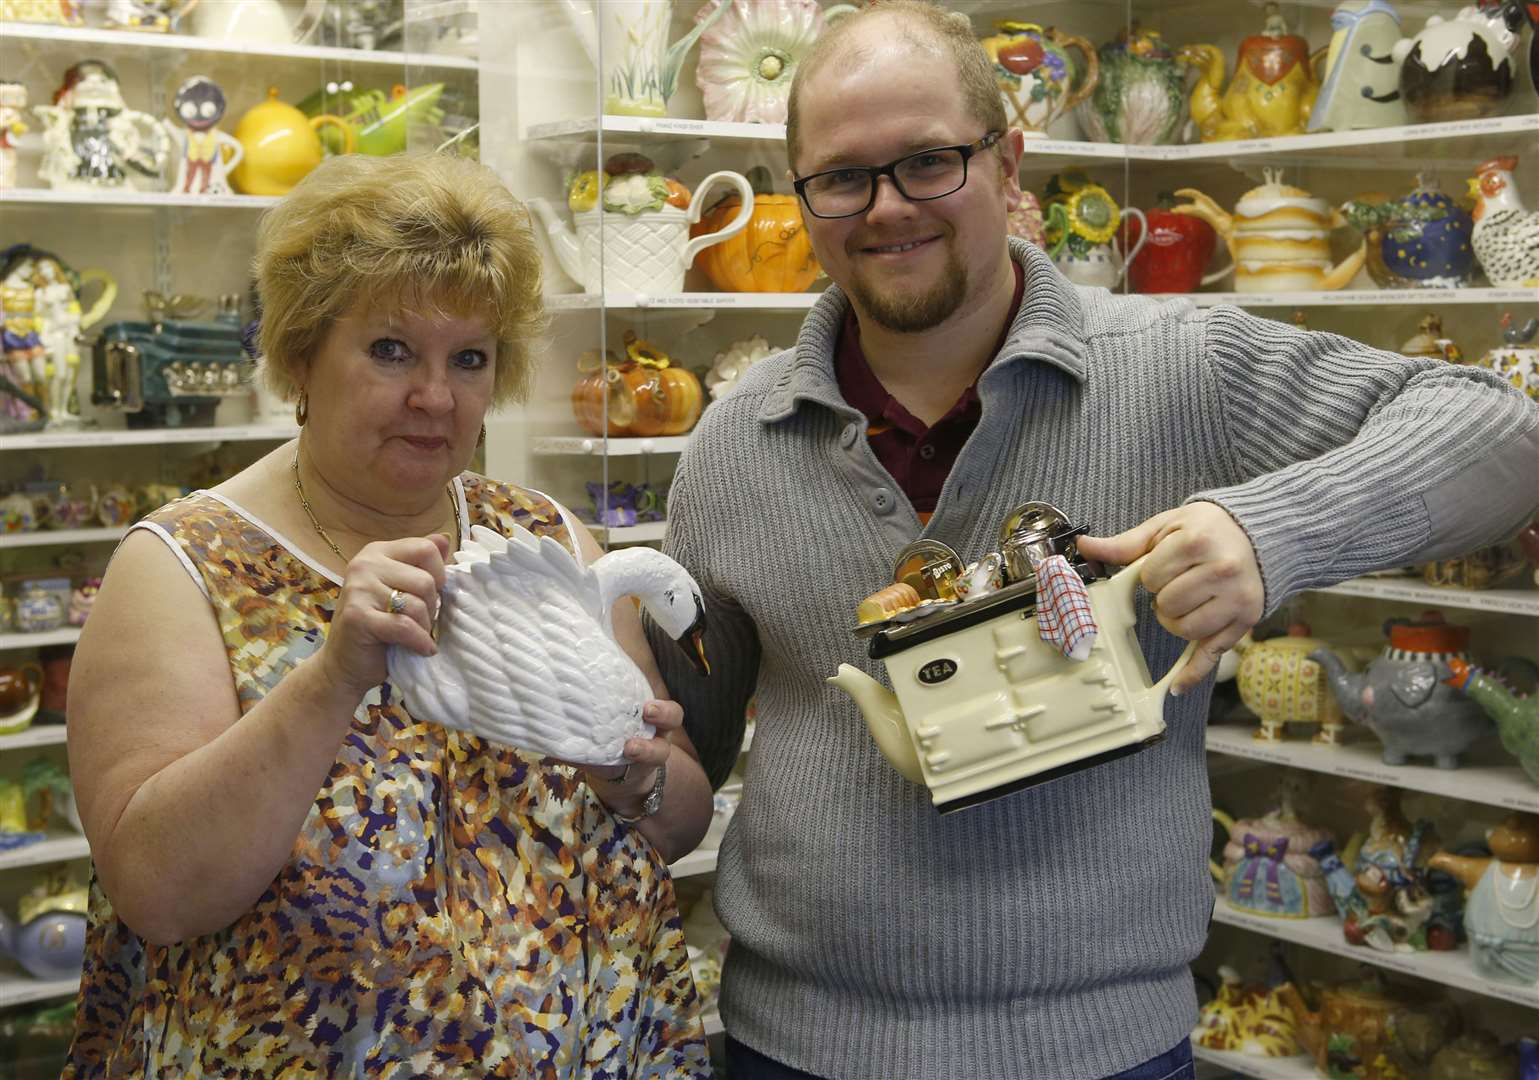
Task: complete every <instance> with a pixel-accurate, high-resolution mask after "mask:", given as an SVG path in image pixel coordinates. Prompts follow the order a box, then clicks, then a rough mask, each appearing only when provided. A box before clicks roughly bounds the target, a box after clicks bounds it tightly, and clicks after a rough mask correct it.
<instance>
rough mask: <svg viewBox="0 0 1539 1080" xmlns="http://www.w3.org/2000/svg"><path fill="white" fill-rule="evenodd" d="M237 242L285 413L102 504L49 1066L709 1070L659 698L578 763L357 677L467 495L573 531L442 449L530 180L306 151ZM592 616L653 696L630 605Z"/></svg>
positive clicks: (573, 535) (564, 534)
mask: <svg viewBox="0 0 1539 1080" xmlns="http://www.w3.org/2000/svg"><path fill="white" fill-rule="evenodd" d="M256 273H257V278H258V286H259V288H260V291H261V296H262V300H263V307H264V311H265V315H264V317H263V322H262V327H261V332H260V339H259V340H260V345H261V350H262V353H263V368H264V370H263V375H264V377H265V378H266V379H267V380H268V381H269V383H270V384H271V385H272V386H273V387H274V388H275V389H276V390H278V391H280V392H282V393H285V394H286V395H289V396H291V397H292V398H294V399H295V400H296V401H297V405H296V418H297V419H298V421H299V424H300V427H301V431H300V435H299V438H298V439H296V440H295V441H293V442H290V443H288V444H287V445H285V446H282V447H280V448H279V449H277V450H275V451H274V452H273V453H271V454H269V455H267V456H266V457H264V458H262V459H261V460H260V461H258V462H256V463H255V464H254V465H252V466H251V467H249V468H247V469H245V470H243V471H242V472H240V473H238V474H237V475H236V476H234V477H232V478H231V479H230V480H228V481H227V482H225V483H223V484H221V485H219V486H218V487H216V488H214V489H212V490H211V491H207V492H198V493H196V494H194V495H191V496H189V497H187V498H185V499H181V500H179V501H177V502H175V503H172V504H170V505H168V506H166V507H163V508H162V509H160V510H158V511H156V512H155V513H154V514H152V515H150V516H149V517H148V518H147V519H146V520H145V521H144V522H141V523H140V526H138V527H136V528H135V529H134V530H133V531H132V532H130V534H129V535H128V537H127V538H126V539H125V540H124V541H123V543H122V545H121V547H120V548H119V549H118V551H117V553H116V555H115V556H114V558H113V561H112V565H111V567H110V569H109V571H108V573H107V575H106V579H105V581H104V582H103V585H102V588H101V592H100V594H99V595H98V597H97V600H96V607H95V609H94V611H93V612H92V615H91V620H90V624H89V626H88V627H87V628H86V630H85V631H84V633H83V634H82V636H81V640H80V646H79V650H78V652H77V653H76V657H75V661H74V665H73V682H72V685H71V687H70V716H69V739H70V743H69V754H70V765H71V773H72V775H73V778H74V783H75V791H76V796H77V800H78V804H79V809H80V815H81V819H82V821H83V822H84V824H85V830H86V835H87V837H88V838H89V840H90V842H91V851H92V856H93V859H94V863H95V878H94V881H93V888H92V903H91V925H90V931H89V937H88V943H87V948H86V966H85V974H84V978H83V981H82V985H81V994H80V1006H79V1012H78V1020H77V1026H76V1032H75V1039H74V1045H73V1046H72V1048H71V1052H70V1061H69V1064H68V1066H67V1068H66V1070H65V1076H67V1077H87V1076H103V1075H105V1076H135V1077H139V1076H154V1077H171V1076H216V1075H219V1076H224V1075H228V1076H235V1075H240V1076H279V1075H281V1076H321V1075H324V1076H348V1077H353V1076H369V1077H407V1076H476V1077H480V1076H518V1077H532V1076H539V1077H547V1076H548V1077H588V1076H617V1077H618V1076H629V1077H669V1078H673V1077H696V1076H702V1075H707V1074H708V1065H707V1059H706V1054H705V1049H704V1044H703V1042H702V1035H701V1028H700V1024H699V1018H698V1005H697V1000H696V997H695V993H694V986H693V982H692V981H691V978H690V974H689V967H688V962H687V959H686V956H685V950H684V942H683V940H682V936H681V931H680V927H679V920H678V917H677V912H676V909H675V905H674V899H673V891H672V885H671V882H670V880H669V878H668V876H667V874H666V873H665V871H664V860H665V859H672V858H677V857H678V856H680V855H682V854H684V853H686V852H687V851H689V850H690V849H691V848H693V847H694V845H695V844H696V843H698V842H699V839H700V837H701V836H702V835H703V834H704V831H705V828H706V826H707V825H708V823H709V820H710V812H711V799H710V790H709V788H708V786H707V784H706V781H705V777H704V775H703V773H702V772H701V770H700V766H699V764H698V762H697V761H696V760H695V757H694V751H693V748H692V747H691V746H690V744H689V741H688V739H687V738H686V737H685V735H684V734H683V730H682V728H681V722H682V718H683V714H682V711H681V710H680V708H679V707H678V706H677V705H675V704H673V703H671V702H667V701H662V700H658V701H653V702H650V703H649V704H648V705H647V706H646V716H647V719H648V720H649V721H650V722H651V723H652V724H653V725H655V727H656V730H657V732H658V735H657V737H656V738H653V739H650V740H646V739H632V740H630V741H629V742H628V743H627V744H626V748H625V754H626V758H627V761H628V762H629V764H628V765H627V766H626V767H625V768H624V769H623V770H621V769H616V768H607V769H605V768H589V769H576V768H572V767H568V766H564V765H562V764H561V763H559V762H555V761H553V760H550V759H545V758H539V757H536V756H534V755H531V754H526V753H522V752H520V751H517V750H513V749H510V748H507V747H504V746H498V745H493V744H489V743H483V742H481V741H480V740H478V739H476V738H474V737H472V736H469V735H465V734H461V733H458V732H453V731H447V730H445V729H443V728H441V727H438V726H436V725H432V724H427V723H421V722H418V721H415V720H414V719H413V718H412V717H411V716H410V715H409V714H408V713H407V711H406V710H405V709H404V708H403V707H402V704H401V702H400V701H399V700H398V698H397V696H396V695H395V694H394V692H393V691H392V690H391V689H390V688H389V687H388V686H382V685H381V684H382V683H383V682H384V681H385V649H386V647H387V646H390V645H395V646H400V647H404V648H406V649H412V650H415V651H417V652H419V653H424V654H427V653H431V652H433V651H434V648H435V646H434V643H433V638H432V636H431V634H430V629H431V625H432V615H433V613H434V612H435V611H436V607H437V602H438V592H437V590H438V588H439V587H440V586H441V585H442V584H443V582H444V560H445V558H446V557H447V556H448V555H449V553H450V551H451V549H452V548H453V547H454V545H456V544H457V543H458V540H459V537H461V536H463V535H464V534H465V532H466V530H467V529H468V528H469V527H470V525H472V524H480V525H484V526H487V527H489V528H493V529H499V530H502V531H506V530H507V529H508V527H509V526H510V525H511V524H512V523H515V522H516V523H518V524H520V525H522V526H524V527H526V528H528V529H530V530H532V531H533V532H535V533H537V534H540V535H547V536H552V537H555V538H557V539H558V540H560V541H561V542H562V543H564V544H566V545H567V546H568V547H574V548H577V549H579V550H580V551H581V552H582V553H583V555H584V556H586V557H588V558H592V557H594V556H596V555H597V554H598V553H599V552H598V547H597V545H596V544H595V543H594V541H593V538H592V537H591V536H590V535H589V534H588V532H587V530H585V529H584V528H583V527H582V526H581V525H579V524H577V523H576V522H575V521H573V520H572V519H571V518H569V517H568V516H567V515H566V514H564V513H563V512H562V510H561V508H560V507H558V506H557V505H556V504H554V503H552V502H551V501H550V500H549V499H547V498H546V497H544V496H543V495H540V494H539V493H537V492H534V491H530V490H526V489H521V488H517V487H514V486H512V485H508V484H500V483H496V482H493V481H490V480H487V479H485V478H482V477H478V476H474V475H472V474H469V473H465V472H462V470H464V469H465V467H466V465H467V464H468V463H469V461H470V459H471V455H472V454H473V452H474V451H475V447H476V444H477V436H478V433H482V432H483V431H484V429H483V426H482V425H483V420H484V418H485V415H486V412H487V409H488V408H489V407H490V406H492V405H493V404H498V403H502V402H505V401H508V400H511V399H514V398H517V397H518V396H520V395H521V393H522V392H523V390H524V388H525V387H526V385H527V383H528V381H529V367H530V362H531V361H530V357H529V352H528V344H527V343H528V341H529V340H530V339H531V337H532V336H533V335H534V333H535V332H536V330H537V329H538V326H539V322H540V319H541V307H540V263H539V255H538V252H537V251H536V249H535V246H534V243H533V237H532V233H531V230H530V225H529V221H528V217H527V215H526V213H525V212H524V210H523V208H522V207H521V206H520V205H519V204H518V202H517V201H516V200H515V199H513V197H512V196H511V195H509V194H508V193H507V191H506V190H505V189H504V188H503V187H502V186H501V184H499V183H498V181H497V180H496V178H495V177H494V176H493V175H492V173H491V172H490V171H489V170H487V169H484V168H482V167H481V166H479V165H474V164H471V163H469V162H465V161H462V160H458V159H454V158H450V157H445V156H433V157H415V158H404V159H403V158H390V159H378V158H369V157H363V156H349V157H341V158H336V159H334V160H331V161H328V162H327V163H325V164H324V165H322V166H321V167H320V168H319V169H317V170H316V171H315V172H313V173H311V174H310V176H309V177H307V178H306V179H305V180H304V182H303V183H301V184H300V185H299V186H298V187H296V188H295V189H294V191H293V192H292V193H291V194H290V195H289V196H288V197H287V198H286V199H285V200H284V201H283V202H282V203H281V204H279V205H278V206H277V207H275V208H274V209H273V210H271V211H269V212H268V214H267V216H266V217H265V218H264V219H263V222H262V226H261V230H260V234H259V237H258V251H257V257H256ZM615 628H616V632H617V634H618V636H619V637H620V639H621V641H622V643H623V644H624V645H625V647H626V648H627V650H628V651H629V652H630V654H631V655H632V656H633V657H634V658H635V659H636V661H637V663H638V664H639V665H640V666H641V667H642V669H643V670H644V671H645V672H647V674H648V677H649V679H650V680H651V682H652V685H653V687H654V691H655V693H656V694H657V696H658V697H659V698H662V697H663V696H664V693H665V692H664V689H663V686H662V683H661V681H660V679H659V677H658V675H657V669H656V666H655V664H654V663H653V660H652V657H651V655H650V653H648V651H647V647H646V645H645V640H644V638H643V637H642V635H641V630H640V626H639V622H638V619H637V617H636V615H635V613H634V611H633V610H632V609H631V606H630V605H619V606H617V607H616V609H615ZM662 766H666V771H660V767H662ZM659 781H660V782H661V783H662V787H661V791H662V802H661V807H660V809H657V810H656V812H655V813H654V814H652V815H651V816H643V814H644V809H643V807H644V803H645V802H646V800H647V796H648V795H650V794H652V792H653V789H654V786H655V784H656V783H657V782H659ZM652 801H653V804H654V805H655V800H652ZM622 817H623V818H631V819H638V820H636V821H634V823H626V822H623V821H621V820H619V818H622Z"/></svg>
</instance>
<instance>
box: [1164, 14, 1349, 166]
mask: <svg viewBox="0 0 1539 1080" xmlns="http://www.w3.org/2000/svg"><path fill="white" fill-rule="evenodd" d="M1266 11H1267V19H1266V26H1265V28H1264V29H1263V30H1262V31H1261V33H1259V34H1252V35H1251V36H1250V37H1247V38H1245V39H1244V40H1243V41H1241V42H1240V48H1239V51H1238V54H1237V55H1236V57H1235V65H1234V78H1233V79H1232V80H1231V81H1230V83H1229V87H1228V89H1227V90H1226V89H1224V74H1225V72H1224V54H1223V53H1222V52H1221V51H1220V50H1219V49H1218V47H1217V46H1215V45H1200V44H1195V45H1187V46H1185V47H1184V48H1182V49H1181V50H1180V52H1179V53H1178V54H1177V59H1178V60H1180V61H1182V62H1183V63H1186V64H1189V65H1191V66H1192V67H1194V68H1196V69H1197V71H1198V72H1199V75H1200V77H1199V79H1198V81H1197V85H1196V86H1195V87H1194V88H1193V89H1192V119H1193V121H1195V122H1196V124H1197V129H1198V131H1199V132H1201V134H1202V141H1203V142H1223V141H1227V140H1230V139H1266V138H1273V137H1275V136H1278V135H1301V134H1303V133H1304V130H1305V128H1306V127H1308V125H1309V117H1310V114H1311V113H1312V112H1313V111H1314V107H1315V98H1316V97H1318V96H1319V93H1320V83H1319V81H1318V80H1317V79H1316V78H1315V76H1314V75H1313V71H1314V70H1315V67H1316V62H1317V60H1318V59H1320V58H1322V57H1323V56H1324V54H1325V51H1326V50H1325V49H1321V50H1319V52H1318V53H1316V54H1315V56H1313V57H1312V56H1311V55H1310V52H1309V43H1308V42H1307V41H1305V40H1304V39H1303V38H1301V37H1299V36H1298V35H1297V34H1290V33H1288V26H1287V24H1286V23H1285V22H1284V21H1283V17H1282V15H1281V14H1280V13H1279V11H1278V7H1277V5H1276V4H1268V5H1267V6H1266Z"/></svg>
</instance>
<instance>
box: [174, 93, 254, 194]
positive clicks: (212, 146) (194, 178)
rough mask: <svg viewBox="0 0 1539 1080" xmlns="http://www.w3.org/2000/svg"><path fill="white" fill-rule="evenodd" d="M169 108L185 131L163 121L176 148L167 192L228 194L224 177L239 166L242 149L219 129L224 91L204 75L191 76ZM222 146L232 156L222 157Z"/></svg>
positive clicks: (227, 183) (233, 138)
mask: <svg viewBox="0 0 1539 1080" xmlns="http://www.w3.org/2000/svg"><path fill="white" fill-rule="evenodd" d="M172 106H173V108H174V109H175V110H176V115H177V116H178V117H180V118H181V121H182V123H183V124H185V125H186V129H185V130H183V129H179V128H177V127H176V126H175V125H173V124H172V123H170V121H167V122H166V131H167V132H168V133H169V134H170V136H171V138H172V139H173V140H175V142H176V145H177V146H178V147H179V149H180V155H179V157H178V158H177V164H176V182H175V183H174V184H173V185H172V186H171V190H172V191H178V192H182V193H184V194H189V195H228V194H229V193H230V182H229V180H228V179H226V177H227V176H228V174H229V171H230V170H231V169H233V168H235V166H236V165H238V164H240V159H241V158H242V157H244V156H245V154H246V150H245V147H243V146H242V145H241V142H240V140H239V139H237V138H236V137H235V136H233V135H231V134H229V133H228V132H224V131H220V130H219V121H220V120H222V119H223V118H224V108H225V100H224V91H223V90H221V89H220V88H219V84H218V83H216V82H214V80H213V79H210V78H209V77H208V76H206V75H194V76H193V77H192V78H190V79H188V80H187V81H186V82H184V83H182V85H181V88H180V89H178V90H177V92H176V98H175V100H174V101H173V102H172ZM226 146H228V147H230V149H231V150H232V151H233V152H234V154H233V156H232V157H229V158H226V157H225V154H224V149H223V148H224V147H226Z"/></svg>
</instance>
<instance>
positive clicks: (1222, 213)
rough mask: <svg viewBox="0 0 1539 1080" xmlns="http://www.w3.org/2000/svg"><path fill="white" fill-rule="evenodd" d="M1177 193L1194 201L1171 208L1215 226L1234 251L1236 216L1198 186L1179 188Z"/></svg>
mask: <svg viewBox="0 0 1539 1080" xmlns="http://www.w3.org/2000/svg"><path fill="white" fill-rule="evenodd" d="M1176 194H1177V195H1178V196H1180V197H1181V198H1183V199H1191V200H1192V201H1191V204H1190V205H1185V204H1183V205H1181V206H1173V207H1171V209H1172V210H1174V211H1175V212H1176V213H1178V214H1189V215H1191V216H1192V217H1198V218H1201V219H1202V220H1203V221H1206V222H1207V223H1208V224H1209V225H1211V226H1213V231H1214V232H1216V233H1218V235H1219V236H1221V237H1223V238H1224V240H1225V241H1226V242H1229V243H1230V250H1231V253H1232V251H1233V243H1232V241H1233V237H1234V216H1233V215H1231V214H1230V213H1228V211H1226V210H1224V209H1223V208H1222V207H1220V206H1219V205H1218V203H1216V202H1214V201H1213V200H1212V199H1210V198H1208V196H1206V195H1204V194H1203V193H1202V192H1200V191H1198V190H1197V189H1196V188H1178V189H1176Z"/></svg>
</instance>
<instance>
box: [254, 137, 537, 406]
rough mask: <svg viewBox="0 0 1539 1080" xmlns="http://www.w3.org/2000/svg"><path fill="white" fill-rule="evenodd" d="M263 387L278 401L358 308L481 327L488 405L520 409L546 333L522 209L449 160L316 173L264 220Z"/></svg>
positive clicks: (374, 160) (475, 172) (461, 161)
mask: <svg viewBox="0 0 1539 1080" xmlns="http://www.w3.org/2000/svg"><path fill="white" fill-rule="evenodd" d="M254 268H255V273H256V279H257V289H258V292H259V294H260V297H261V303H262V320H261V328H260V331H259V336H258V339H257V341H258V346H259V349H260V353H261V360H260V364H261V376H262V378H263V379H265V380H266V382H267V384H268V386H270V387H271V388H272V389H273V390H274V391H275V392H276V393H278V394H280V395H282V396H283V397H284V398H286V399H287V398H293V397H295V396H297V394H298V391H299V386H300V379H301V376H302V375H303V373H304V371H305V370H306V368H307V367H308V365H309V363H310V360H311V357H313V356H314V354H315V350H316V349H317V348H318V347H319V346H320V344H321V341H322V339H323V338H324V337H325V335H326V332H327V330H328V328H329V327H330V325H331V323H332V322H333V321H334V320H335V319H337V318H339V317H340V316H342V315H344V314H345V313H346V312H348V311H349V310H351V308H352V307H353V306H354V305H355V304H356V303H357V302H358V301H359V300H360V299H364V298H367V299H368V300H370V301H371V302H373V303H389V302H392V301H400V302H401V303H403V304H406V305H424V306H426V307H428V308H431V309H433V310H435V311H438V312H447V313H452V314H456V315H466V314H471V313H474V314H479V315H484V316H485V317H486V318H487V320H488V324H489V326H490V328H491V330H492V332H493V333H494V334H495V335H496V337H497V356H496V359H495V360H494V362H493V371H494V386H493V392H492V393H493V403H494V404H497V405H501V404H505V403H507V402H509V401H518V400H523V399H524V398H525V397H526V396H527V393H528V388H529V385H530V382H531V366H532V359H531V356H530V345H531V343H532V342H533V341H534V340H535V339H536V338H537V337H538V336H539V334H540V333H541V331H542V330H543V329H544V325H545V310H544V305H543V302H542V300H541V289H542V286H541V263H540V254H539V249H538V248H537V247H536V245H535V240H534V230H533V226H532V223H531V222H530V219H529V212H528V211H527V210H526V209H525V208H524V205H523V204H522V203H520V202H519V201H518V200H517V199H516V198H514V197H513V195H512V193H511V192H509V191H508V189H507V188H506V187H504V186H503V184H502V182H501V181H500V180H498V179H497V176H496V174H495V173H493V172H492V171H491V170H490V169H488V168H486V167H485V166H483V165H478V164H476V163H475V162H473V161H470V160H468V159H465V158H460V157H454V156H451V155H449V154H406V155H399V156H396V157H388V158H382V157H369V156H365V155H362V154H348V155H345V156H342V157H334V158H331V159H329V160H327V161H324V162H322V163H321V164H320V166H319V167H317V168H316V169H315V170H314V171H313V172H311V173H310V174H309V175H308V176H306V177H305V178H304V179H303V180H301V181H300V182H299V184H298V185H297V186H295V188H294V189H293V190H292V191H290V192H289V194H288V195H287V196H286V197H285V198H284V199H283V201H282V202H280V203H279V204H278V205H277V206H275V207H273V208H272V209H271V210H268V211H267V212H266V213H265V214H264V215H263V216H262V222H261V225H260V226H259V228H258V230H257V251H256V258H255V260H254Z"/></svg>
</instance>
